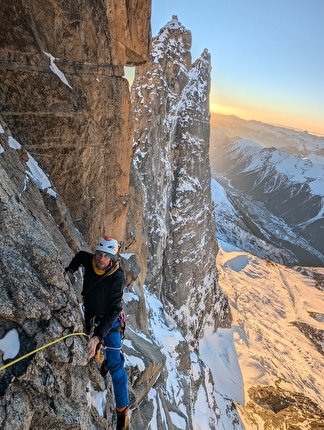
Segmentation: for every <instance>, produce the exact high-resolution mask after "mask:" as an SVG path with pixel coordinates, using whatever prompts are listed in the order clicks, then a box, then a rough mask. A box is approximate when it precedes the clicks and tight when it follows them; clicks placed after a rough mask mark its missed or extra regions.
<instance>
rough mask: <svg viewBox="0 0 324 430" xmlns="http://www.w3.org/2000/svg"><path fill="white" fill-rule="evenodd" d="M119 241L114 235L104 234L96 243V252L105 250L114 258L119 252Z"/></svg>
mask: <svg viewBox="0 0 324 430" xmlns="http://www.w3.org/2000/svg"><path fill="white" fill-rule="evenodd" d="M118 248H119V245H118V242H117V240H116V239H113V238H112V237H108V236H103V237H101V238H100V239H99V240H98V243H97V245H96V252H104V253H105V254H108V255H109V257H110V258H112V259H113V258H114V257H115V255H116V254H117V252H118Z"/></svg>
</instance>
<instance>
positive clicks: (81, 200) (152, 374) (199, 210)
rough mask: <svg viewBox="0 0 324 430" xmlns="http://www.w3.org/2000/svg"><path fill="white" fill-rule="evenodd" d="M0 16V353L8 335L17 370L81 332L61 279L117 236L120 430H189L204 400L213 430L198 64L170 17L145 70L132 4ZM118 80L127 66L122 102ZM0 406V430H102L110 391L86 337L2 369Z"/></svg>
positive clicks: (202, 61) (18, 7)
mask: <svg viewBox="0 0 324 430" xmlns="http://www.w3.org/2000/svg"><path fill="white" fill-rule="evenodd" d="M2 3H5V2H2ZM2 6H3V7H2V8H1V12H0V13H1V17H0V18H1V21H2V22H3V26H2V27H1V29H0V56H1V63H0V77H1V80H0V82H1V93H0V109H1V116H0V124H1V127H0V175H1V178H2V180H1V183H0V229H1V235H0V263H1V273H0V291H1V295H0V341H3V338H4V336H6V335H7V334H8V333H9V332H11V331H12V330H13V331H14V332H15V333H16V335H17V338H18V339H19V347H20V348H19V356H21V355H23V354H25V353H28V352H30V351H33V350H35V349H37V348H38V347H40V346H43V345H44V344H46V343H48V342H50V341H52V340H54V339H57V338H60V337H62V336H64V335H66V334H71V333H75V332H80V331H81V332H82V330H83V319H82V313H81V311H80V308H79V302H80V287H81V283H82V276H81V274H79V279H78V283H77V285H76V287H75V288H71V286H70V285H69V284H67V283H66V280H65V279H64V275H63V272H64V270H63V269H64V267H65V265H66V264H67V263H68V261H69V260H70V258H71V257H72V255H73V252H74V251H76V250H77V249H80V248H83V249H89V247H90V248H91V247H92V245H93V243H94V241H95V240H96V239H97V237H98V235H99V234H101V233H102V232H103V231H105V232H107V233H111V234H114V235H116V237H117V239H119V240H120V241H122V242H123V247H122V251H125V250H127V251H129V254H128V256H127V257H129V260H127V259H126V257H125V261H124V264H125V265H126V266H127V271H126V274H127V278H128V288H127V291H126V294H125V302H126V304H125V306H126V312H127V313H128V315H129V318H128V328H129V329H128V331H127V340H126V342H125V345H124V351H125V353H126V362H127V371H128V373H129V375H130V392H131V412H132V417H131V422H132V427H133V428H134V430H135V429H142V428H149V427H150V426H151V427H152V428H153V427H155V428H159V429H161V430H162V429H176V428H179V425H178V424H179V423H180V424H181V428H188V429H190V428H193V421H194V418H193V416H194V413H195V408H196V410H197V408H198V407H196V406H197V400H199V399H200V398H201V397H202V396H205V397H206V399H207V400H206V403H208V411H209V412H210V411H211V413H212V418H211V419H210V422H211V425H210V427H211V428H213V425H214V424H215V422H216V418H215V416H216V412H214V411H215V410H216V409H217V408H216V406H217V405H216V401H215V399H214V398H213V396H209V394H208V386H209V385H210V378H211V375H210V372H209V370H208V368H207V366H206V365H205V364H203V363H202V362H201V361H200V359H199V356H198V348H199V340H200V338H201V336H202V335H203V332H204V330H205V329H206V327H208V328H209V329H210V330H211V331H213V330H214V329H215V328H217V327H218V326H219V325H220V324H223V325H226V323H227V322H228V318H229V316H228V314H227V305H226V299H225V297H224V296H223V294H222V293H221V291H220V290H219V287H218V284H217V272H216V269H215V258H216V254H217V243H216V239H215V219H214V215H213V214H214V210H213V205H212V201H211V192H210V167H209V159H208V150H209V110H208V96H209V85H210V58H209V54H208V52H207V51H204V52H203V54H202V55H201V57H200V58H199V59H198V60H197V61H195V62H194V63H193V64H192V62H191V55H190V48H191V34H190V32H189V31H188V30H186V29H185V28H184V27H183V26H182V25H181V24H180V23H179V22H178V20H177V18H176V17H174V19H173V20H172V21H171V22H170V23H169V24H167V25H166V26H165V27H164V28H163V29H162V30H161V32H160V34H159V35H158V37H157V38H156V39H155V40H154V43H153V49H152V53H151V55H150V56H148V48H149V46H150V24H149V15H150V5H149V4H148V2H147V1H144V0H142V1H140V0H138V1H135V0H131V1H127V2H108V1H100V2H93V1H91V0H79V1H77V0H69V1H66V2H65V1H59V0H53V1H50V2H48V3H46V4H45V3H41V2H40V1H37V0H32V1H29V2H27V1H25V0H17V2H14V3H8V2H6V3H5V4H3V5H2ZM146 60H148V63H147V65H145V66H143V67H142V66H139V64H140V63H143V62H145V61H146ZM124 65H137V66H138V70H137V73H136V79H135V82H134V86H133V90H132V91H133V96H132V102H131V100H130V91H129V87H128V82H127V81H126V80H125V79H124V78H123V66H124ZM131 103H132V109H133V112H132V113H131ZM133 123H134V124H135V138H134V145H133V148H132V140H133V139H132V138H133V127H132V124H133ZM132 156H133V163H131V159H132ZM37 162H38V163H37ZM130 253H136V254H137V256H136V257H137V262H138V263H139V265H138V263H137V262H136V261H134V260H135V259H133V255H131V256H130ZM126 260H127V261H126ZM146 265H147V267H148V270H147V271H146ZM139 266H140V267H139ZM134 280H136V282H134ZM144 283H145V284H146V285H145V286H144V285H143V284H144ZM159 300H160V301H159ZM153 304H155V305H156V306H155V307H154V305H153ZM157 321H158V323H157ZM159 325H160V326H161V328H162V329H163V330H165V333H166V335H167V336H168V335H169V333H171V337H172V342H171V345H172V347H171V348H170V350H167V349H166V344H167V342H165V343H163V339H164V338H163V336H161V333H159ZM154 330H157V332H155V331H154ZM2 347H3V346H2ZM1 351H2V352H4V351H3V349H2V350H1ZM10 359H11V358H10V357H7V356H6V355H5V353H4V354H3V355H2V357H1V362H0V364H1V365H3V364H6V363H8V362H7V360H9V361H10ZM170 363H171V365H170ZM0 393H1V398H0V427H1V428H3V429H4V430H13V429H16V428H24V429H26V430H27V429H34V430H36V429H44V428H53V429H62V428H64V429H71V430H72V429H80V430H81V429H87V430H92V429H93V430H94V429H110V428H112V427H113V425H114V400H113V395H112V387H111V384H110V382H109V380H108V381H104V380H103V378H101V376H100V373H99V369H98V365H97V364H96V363H94V362H93V361H91V362H90V363H89V362H88V360H87V352H86V339H85V338H84V335H80V336H74V337H71V338H67V339H64V340H63V341H60V342H59V343H57V344H55V346H50V347H48V348H46V349H44V350H42V351H39V352H38V353H37V354H35V355H32V356H28V358H26V359H24V360H22V361H21V362H19V363H17V364H14V365H12V366H11V367H9V368H5V369H4V370H3V371H2V373H1V374H0ZM98 399H99V400H100V399H101V400H102V403H100V404H98ZM198 409H199V408H198ZM206 410H207V409H206ZM195 419H197V418H195Z"/></svg>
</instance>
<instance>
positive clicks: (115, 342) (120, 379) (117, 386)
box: [103, 320, 129, 408]
mask: <svg viewBox="0 0 324 430" xmlns="http://www.w3.org/2000/svg"><path fill="white" fill-rule="evenodd" d="M118 326H120V323H119V321H118V320H117V321H116V322H115V323H114V325H113V327H112V328H113V329H114V328H116V327H118ZM103 344H104V346H105V347H106V349H105V350H104V356H105V360H106V362H107V367H108V370H109V373H110V375H111V379H112V382H113V387H114V393H115V401H116V407H117V408H123V407H124V406H128V405H129V397H128V375H127V372H126V370H125V367H124V364H125V358H124V356H123V354H122V352H121V348H122V338H121V333H120V332H119V331H110V332H109V333H108V334H107V336H105V337H104V338H103Z"/></svg>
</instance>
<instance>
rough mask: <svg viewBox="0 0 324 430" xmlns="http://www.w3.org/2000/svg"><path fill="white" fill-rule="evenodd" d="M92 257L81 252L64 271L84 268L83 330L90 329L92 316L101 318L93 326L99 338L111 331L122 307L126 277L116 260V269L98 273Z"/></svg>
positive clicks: (87, 253)
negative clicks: (84, 327) (101, 273)
mask: <svg viewBox="0 0 324 430" xmlns="http://www.w3.org/2000/svg"><path fill="white" fill-rule="evenodd" d="M93 257H94V254H91V253H89V252H86V251H80V252H78V253H77V254H76V255H75V257H74V258H73V259H72V261H71V263H70V264H69V266H68V267H67V268H66V270H71V271H73V272H75V271H77V270H78V268H79V267H80V266H83V267H84V280H83V290H82V296H83V299H84V301H83V304H84V309H85V324H86V331H87V332H90V329H91V322H90V320H91V318H93V317H95V316H96V317H100V323H99V325H98V326H97V327H96V328H95V330H94V335H95V336H98V337H99V338H100V339H102V338H104V337H105V336H106V335H107V333H108V332H109V331H110V329H111V328H112V325H113V323H114V321H115V320H116V318H118V316H119V314H120V312H121V311H122V309H123V306H122V298H123V289H124V285H125V278H124V272H123V270H122V269H121V268H120V267H119V263H117V266H116V267H117V270H114V269H112V270H111V268H108V269H107V271H106V273H105V274H103V275H98V274H97V273H96V272H95V270H94V268H93V266H92V260H93ZM116 267H115V269H116Z"/></svg>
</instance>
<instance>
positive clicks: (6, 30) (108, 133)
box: [0, 0, 151, 245]
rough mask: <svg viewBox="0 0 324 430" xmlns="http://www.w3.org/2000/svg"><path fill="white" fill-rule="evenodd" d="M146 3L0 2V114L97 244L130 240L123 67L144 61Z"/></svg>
mask: <svg viewBox="0 0 324 430" xmlns="http://www.w3.org/2000/svg"><path fill="white" fill-rule="evenodd" d="M150 11H151V5H150V1H148V0H131V1H107V0H106V1H92V0H69V1H59V0H53V1H49V2H41V1H38V0H32V1H25V0H17V1H15V2H5V1H2V2H1V8H0V20H1V29H0V80H1V92H0V111H1V114H2V116H3V119H4V120H5V122H6V123H7V125H8V126H9V127H10V130H11V132H12V133H13V135H14V136H15V137H16V139H18V140H19V142H20V143H21V144H22V145H24V147H25V148H26V149H27V150H28V151H29V152H30V153H31V154H32V155H33V156H34V157H35V158H36V159H37V161H38V162H39V163H40V164H41V166H42V167H43V168H44V169H45V170H46V172H47V173H48V174H49V175H50V176H51V178H52V181H53V183H54V185H55V186H56V187H57V189H58V191H59V192H60V194H61V195H62V196H63V198H64V200H65V201H66V203H67V204H68V206H69V208H70V210H71V212H72V215H73V217H74V219H75V220H77V225H78V228H79V229H80V231H81V232H82V233H83V234H84V235H85V237H86V239H87V241H88V242H89V243H90V244H92V245H93V244H94V241H95V240H96V239H97V237H98V235H100V234H102V233H103V232H109V233H110V234H114V235H115V236H116V237H117V238H118V239H119V240H123V239H125V238H124V232H125V225H126V214H127V196H128V194H129V173H130V158H131V152H132V149H131V139H132V133H131V130H132V125H131V123H130V101H129V86H128V82H127V80H126V79H124V78H123V75H124V67H123V66H125V65H136V64H140V63H142V62H144V61H146V59H147V55H148V49H149V45H150Z"/></svg>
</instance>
